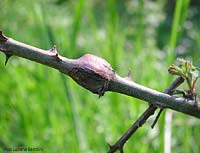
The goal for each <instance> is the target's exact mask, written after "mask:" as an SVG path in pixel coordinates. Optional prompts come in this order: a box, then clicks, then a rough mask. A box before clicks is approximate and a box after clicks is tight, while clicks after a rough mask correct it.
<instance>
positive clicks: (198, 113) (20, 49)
mask: <svg viewBox="0 0 200 153" xmlns="http://www.w3.org/2000/svg"><path fill="white" fill-rule="evenodd" d="M0 50H1V51H2V52H3V53H5V55H6V63H7V61H8V59H9V58H10V57H11V56H12V55H16V56H19V57H23V58H26V59H29V60H32V61H35V62H37V63H41V64H43V65H46V66H49V67H52V68H54V69H57V70H59V71H60V72H62V73H64V74H66V75H68V76H70V77H71V78H72V79H74V80H75V81H76V82H77V83H78V84H79V85H81V86H83V87H84V88H86V89H88V90H90V91H91V92H93V93H95V94H98V95H99V96H102V95H103V94H104V92H106V91H113V92H118V93H122V94H125V95H129V96H132V97H135V98H139V99H141V100H144V101H147V102H149V103H150V104H159V105H162V106H163V107H165V108H170V109H172V110H175V111H178V112H182V113H185V114H188V115H191V116H194V117H197V118H200V109H199V108H198V106H196V105H195V104H194V101H191V100H187V99H184V98H180V97H173V96H170V95H167V94H165V93H161V92H158V91H155V90H153V89H150V88H147V87H144V86H142V85H139V84H137V83H135V82H132V81H130V80H128V79H126V78H122V77H120V76H119V75H117V74H116V73H115V71H114V70H113V69H112V68H111V66H110V64H109V63H108V62H107V61H105V60H104V59H102V58H100V57H97V56H95V55H91V54H86V55H84V56H82V57H80V58H78V59H68V58H65V57H62V56H60V55H59V54H58V53H57V51H56V48H55V47H53V48H51V49H50V50H42V49H39V48H36V47H32V46H30V45H27V44H24V43H21V42H18V41H16V40H13V39H11V38H8V37H6V36H4V35H3V34H2V32H0Z"/></svg>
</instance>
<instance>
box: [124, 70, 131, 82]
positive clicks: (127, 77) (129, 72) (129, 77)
mask: <svg viewBox="0 0 200 153" xmlns="http://www.w3.org/2000/svg"><path fill="white" fill-rule="evenodd" d="M125 79H127V80H131V71H130V70H129V71H128V75H127V76H126V77H125Z"/></svg>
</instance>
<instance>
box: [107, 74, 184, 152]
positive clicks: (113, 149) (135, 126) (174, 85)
mask: <svg viewBox="0 0 200 153" xmlns="http://www.w3.org/2000/svg"><path fill="white" fill-rule="evenodd" d="M183 82H184V79H183V78H182V77H178V78H177V79H176V80H175V81H174V82H173V83H172V84H171V85H170V86H169V87H168V88H167V89H166V90H165V93H166V94H171V93H172V91H173V90H175V89H176V88H177V87H178V86H179V85H180V84H181V83H183ZM158 107H159V108H160V106H158V105H156V104H150V105H149V107H148V108H147V109H146V110H145V111H144V113H143V114H142V115H141V116H140V117H139V118H138V119H137V121H136V122H134V124H133V125H132V126H131V127H130V128H129V129H128V130H127V131H126V132H125V133H124V134H123V136H122V137H121V138H120V139H119V140H118V141H117V142H116V143H115V144H114V145H109V147H110V149H109V151H108V153H114V152H116V151H117V150H119V151H120V153H123V146H124V144H125V143H126V142H127V140H128V139H129V138H130V137H131V136H132V135H133V134H134V133H135V132H136V130H137V129H138V128H139V127H141V126H142V125H143V124H144V123H145V122H146V120H147V119H148V118H149V117H150V116H151V115H153V114H154V112H155V110H156V109H157V108H158ZM162 110H163V109H161V111H162ZM161 111H160V112H159V115H160V114H161ZM158 118H159V116H157V117H156V120H155V121H154V123H153V126H154V125H155V124H156V122H157V120H158Z"/></svg>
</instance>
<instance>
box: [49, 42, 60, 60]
mask: <svg viewBox="0 0 200 153" xmlns="http://www.w3.org/2000/svg"><path fill="white" fill-rule="evenodd" d="M49 51H50V52H51V53H52V54H53V55H52V57H54V58H55V59H56V60H58V61H61V58H60V57H59V54H58V51H57V48H56V45H53V47H52V48H51V49H49Z"/></svg>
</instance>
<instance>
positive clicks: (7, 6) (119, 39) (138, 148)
mask: <svg viewBox="0 0 200 153" xmlns="http://www.w3.org/2000/svg"><path fill="white" fill-rule="evenodd" d="M0 6H1V9H0V21H1V22H0V29H1V30H3V31H4V33H5V34H6V35H7V36H10V37H12V38H14V39H16V40H19V41H22V42H25V43H28V44H31V45H33V46H36V47H39V48H43V49H49V48H51V47H52V46H53V45H54V44H56V45H57V47H58V52H59V53H60V54H61V55H63V56H66V57H69V58H77V57H80V56H81V55H83V54H85V53H92V54H96V55H98V56H101V57H103V58H105V59H106V60H107V61H109V62H110V63H111V65H112V67H113V68H114V69H115V70H116V72H117V73H118V74H120V75H122V76H126V75H127V73H128V71H129V70H131V71H132V79H133V80H134V81H136V82H138V83H140V84H143V85H145V86H148V87H150V88H153V89H156V90H160V91H163V90H164V89H165V88H166V87H167V85H168V84H169V83H170V82H169V80H171V79H170V78H169V75H168V72H167V68H168V66H169V65H170V64H172V63H173V60H174V59H175V58H176V57H182V58H188V59H191V60H193V63H194V64H195V63H198V60H199V57H200V52H199V50H200V15H199V14H200V11H199V10H200V4H199V2H198V1H195V0H192V1H191V2H190V1H189V0H185V1H183V0H176V3H174V0H168V1H166V2H165V1H162V0H156V1H151V0H149V1H148V0H107V1H102V0H87V1H85V0H34V1H28V0H1V1H0ZM4 60H5V57H4V55H3V54H1V56H0V82H1V83H0V133H1V136H0V148H1V152H3V151H5V150H4V148H9V147H18V146H23V147H32V148H34V147H38V148H42V149H43V152H48V153H51V152H52V153H54V152H68V153H79V152H80V153H82V152H87V153H96V152H106V150H108V146H107V143H111V144H112V143H114V142H115V141H116V140H117V139H118V138H119V137H120V136H121V135H122V134H123V132H124V131H125V130H126V129H127V128H128V127H129V126H130V125H131V124H132V123H133V122H134V121H135V120H136V118H137V117H138V116H139V115H140V114H141V113H142V112H143V111H144V109H145V108H146V107H148V106H147V103H144V102H141V101H140V100H137V99H134V98H131V97H128V96H124V95H120V94H116V93H106V94H105V96H103V97H102V98H100V99H99V98H98V96H96V95H94V94H92V93H89V92H88V91H86V90H85V89H82V88H81V87H80V86H78V85H77V84H76V83H74V81H73V80H71V79H69V78H68V77H66V76H64V75H62V74H60V73H59V72H58V71H55V70H53V69H51V68H48V67H45V66H42V65H40V64H38V63H33V62H30V61H27V60H25V59H22V58H18V57H12V58H11V60H10V61H9V63H8V64H7V66H6V67H5V66H4ZM197 84H198V83H197ZM199 90H200V89H199ZM197 92H198V90H197ZM164 116H165V114H162V117H161V119H160V120H159V122H158V124H157V125H156V127H155V129H153V130H152V129H151V128H150V125H151V123H152V120H153V118H151V119H150V121H149V122H147V124H146V125H144V126H143V127H142V128H141V129H140V130H139V131H137V133H135V134H134V136H133V137H132V138H131V139H130V140H129V141H128V142H127V144H126V146H125V152H126V153H132V152H141V153H142V152H150V153H151V152H152V153H153V152H163V148H164V145H166V144H165V143H167V142H164V134H165V132H166V131H165V130H164V125H165V120H164ZM199 127H200V122H199V120H198V119H195V118H192V117H188V116H185V115H183V114H180V113H174V116H173V121H172V152H176V153H177V152H180V153H182V152H193V153H198V152H199V151H200V147H199V140H200V128H199Z"/></svg>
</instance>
